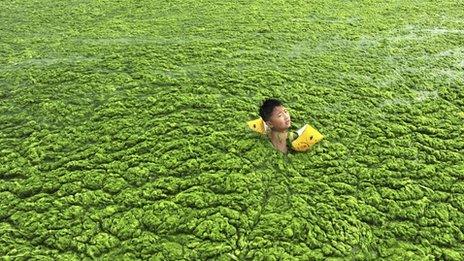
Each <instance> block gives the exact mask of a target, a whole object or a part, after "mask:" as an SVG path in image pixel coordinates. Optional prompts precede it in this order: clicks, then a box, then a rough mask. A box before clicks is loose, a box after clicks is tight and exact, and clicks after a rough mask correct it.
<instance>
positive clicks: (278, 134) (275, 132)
mask: <svg viewBox="0 0 464 261" xmlns="http://www.w3.org/2000/svg"><path fill="white" fill-rule="evenodd" d="M287 133H288V130H287V129H285V130H271V137H272V138H274V139H275V138H280V139H282V136H284V135H285V134H287ZM284 137H285V138H287V136H284Z"/></svg>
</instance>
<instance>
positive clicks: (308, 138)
mask: <svg viewBox="0 0 464 261" xmlns="http://www.w3.org/2000/svg"><path fill="white" fill-rule="evenodd" d="M296 132H297V133H298V138H296V139H295V140H294V141H292V147H293V149H294V150H296V151H306V150H308V149H309V148H311V146H313V145H314V144H316V143H318V142H319V141H321V140H322V139H323V138H324V136H323V135H322V134H320V133H319V132H318V131H317V130H316V129H314V128H313V127H311V126H309V125H308V124H305V125H304V126H303V127H302V128H301V129H299V130H297V131H296Z"/></svg>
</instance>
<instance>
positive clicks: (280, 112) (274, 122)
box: [259, 99, 298, 154]
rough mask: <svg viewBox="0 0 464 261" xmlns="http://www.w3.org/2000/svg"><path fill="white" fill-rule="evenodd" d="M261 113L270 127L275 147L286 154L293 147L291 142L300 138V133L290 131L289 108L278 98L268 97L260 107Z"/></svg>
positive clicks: (268, 134) (270, 136)
mask: <svg viewBox="0 0 464 261" xmlns="http://www.w3.org/2000/svg"><path fill="white" fill-rule="evenodd" d="M259 115H260V116H261V118H262V119H263V121H264V122H265V123H266V125H267V126H268V127H269V130H268V131H267V136H268V137H269V139H270V140H271V143H272V145H273V146H274V148H275V149H277V150H279V151H280V152H282V153H284V154H286V153H287V152H288V150H289V149H292V145H291V142H292V141H293V140H295V139H296V138H298V133H296V132H289V131H288V129H289V128H290V126H291V125H292V120H291V118H290V114H289V113H288V110H287V108H285V107H284V106H283V104H282V102H280V101H279V100H277V99H267V100H265V101H264V102H263V104H262V105H261V107H260V108H259Z"/></svg>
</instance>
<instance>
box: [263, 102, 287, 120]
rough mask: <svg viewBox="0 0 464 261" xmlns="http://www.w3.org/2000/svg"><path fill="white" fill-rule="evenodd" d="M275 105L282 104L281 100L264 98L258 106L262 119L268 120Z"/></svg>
mask: <svg viewBox="0 0 464 261" xmlns="http://www.w3.org/2000/svg"><path fill="white" fill-rule="evenodd" d="M277 106H282V102H281V101H279V100H277V99H266V100H265V101H264V102H263V104H262V105H261V107H260V108H259V116H261V118H262V119H263V121H268V120H269V119H270V118H271V115H272V111H273V110H274V108H275V107H277Z"/></svg>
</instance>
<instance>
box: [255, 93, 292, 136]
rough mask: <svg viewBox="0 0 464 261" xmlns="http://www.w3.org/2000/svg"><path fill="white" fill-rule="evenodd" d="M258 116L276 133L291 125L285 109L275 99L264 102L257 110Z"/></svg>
mask: <svg viewBox="0 0 464 261" xmlns="http://www.w3.org/2000/svg"><path fill="white" fill-rule="evenodd" d="M259 116H261V118H262V119H263V121H264V122H266V124H267V125H268V126H269V127H270V128H271V129H273V130H276V131H284V130H286V129H288V128H290V126H291V125H292V121H291V119H290V114H289V113H288V110H287V108H285V107H284V106H283V104H282V102H280V101H279V100H277V99H267V100H265V101H264V102H263V104H262V105H261V107H260V108H259Z"/></svg>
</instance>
